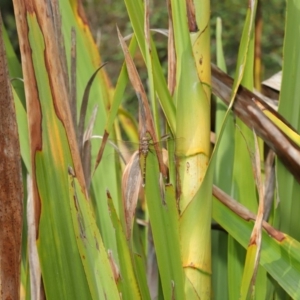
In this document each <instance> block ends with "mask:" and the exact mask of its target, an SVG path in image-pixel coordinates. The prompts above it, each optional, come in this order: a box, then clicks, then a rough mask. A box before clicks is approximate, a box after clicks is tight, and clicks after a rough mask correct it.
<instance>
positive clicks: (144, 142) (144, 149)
mask: <svg viewBox="0 0 300 300" xmlns="http://www.w3.org/2000/svg"><path fill="white" fill-rule="evenodd" d="M140 152H141V153H142V154H143V155H145V156H146V155H147V154H148V152H149V139H148V138H147V137H143V138H142V139H141V143H140Z"/></svg>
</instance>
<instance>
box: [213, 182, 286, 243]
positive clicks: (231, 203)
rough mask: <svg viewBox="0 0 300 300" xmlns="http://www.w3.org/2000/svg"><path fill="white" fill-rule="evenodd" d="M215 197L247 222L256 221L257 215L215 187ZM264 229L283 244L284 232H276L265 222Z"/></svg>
mask: <svg viewBox="0 0 300 300" xmlns="http://www.w3.org/2000/svg"><path fill="white" fill-rule="evenodd" d="M213 195H214V196H215V197H216V198H217V199H218V200H219V201H220V202H222V203H223V204H224V205H226V206H227V207H228V208H229V209H230V210H232V211H233V212H234V213H235V214H237V215H238V216H240V217H241V218H243V219H244V220H246V221H249V220H256V215H255V214H254V213H252V212H251V211H250V210H249V209H248V208H246V207H245V206H243V205H242V204H240V203H239V202H237V201H235V200H234V199H233V198H232V197H230V196H229V195H227V194H226V193H225V192H223V191H222V190H221V189H219V188H218V187H217V186H215V185H214V186H213ZM262 227H263V228H264V229H265V230H266V231H267V232H268V234H269V235H270V236H272V237H273V238H274V239H276V240H277V241H279V242H281V241H282V240H283V239H284V238H285V236H284V234H283V233H282V232H280V231H278V230H276V229H275V228H274V227H272V226H271V225H270V224H269V223H267V222H265V221H263V223H262Z"/></svg>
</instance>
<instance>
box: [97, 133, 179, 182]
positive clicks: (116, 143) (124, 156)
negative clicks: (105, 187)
mask: <svg viewBox="0 0 300 300" xmlns="http://www.w3.org/2000/svg"><path fill="white" fill-rule="evenodd" d="M92 138H96V139H102V138H103V137H102V136H100V135H94V136H92ZM176 140H177V139H176ZM174 141H175V139H174V138H171V137H170V135H164V136H163V137H162V138H161V140H159V141H158V142H153V141H152V139H151V138H149V137H146V136H144V137H142V138H141V142H140V143H137V142H131V141H123V140H112V139H108V140H107V145H106V147H112V148H113V150H114V152H113V153H110V154H106V155H105V154H104V156H103V158H102V159H103V160H104V161H107V160H113V159H119V160H120V161H121V162H122V163H123V164H124V165H126V164H127V163H128V161H129V159H130V158H131V157H132V155H133V154H134V152H135V151H138V154H139V157H140V159H141V161H142V163H141V164H140V169H141V175H142V185H143V186H145V183H146V167H147V163H146V161H147V160H146V159H147V155H148V153H149V152H150V151H153V152H155V151H154V150H152V149H150V148H154V147H155V146H158V147H157V148H158V149H160V150H159V152H160V153H161V157H162V159H163V162H164V164H165V165H168V163H169V154H170V153H169V152H170V151H169V152H168V151H167V150H166V144H167V142H174ZM172 154H174V151H172ZM172 156H173V155H172Z"/></svg>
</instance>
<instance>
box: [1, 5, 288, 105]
mask: <svg viewBox="0 0 300 300" xmlns="http://www.w3.org/2000/svg"><path fill="white" fill-rule="evenodd" d="M83 4H84V6H85V10H86V14H87V17H88V21H89V23H90V27H91V30H92V33H93V35H94V38H95V40H96V42H97V45H98V47H99V51H100V53H101V56H102V59H103V61H108V62H109V65H108V66H106V71H107V73H108V74H109V77H110V79H111V81H112V83H113V84H115V83H116V81H117V76H118V74H119V71H120V68H121V64H122V62H123V59H124V58H123V54H122V52H121V51H120V47H119V41H118V37H117V31H116V26H118V27H119V28H120V30H121V32H122V34H123V35H129V34H130V33H132V29H131V25H130V22H129V18H128V15H127V12H126V7H125V4H124V2H123V1H112V0H83ZM260 5H261V7H260V10H261V15H262V19H263V28H262V40H261V55H262V57H261V59H262V69H261V79H262V80H264V79H266V78H268V77H270V76H272V75H273V74H274V73H276V72H278V71H279V70H281V69H282V44H283V34H284V18H285V1H284V0H270V1H261V2H260ZM0 9H1V12H2V15H3V21H4V24H5V25H6V28H7V29H8V33H9V36H10V40H11V41H12V42H13V45H14V47H15V50H16V51H17V52H18V51H19V50H18V40H17V33H16V28H15V21H14V17H13V7H12V2H11V1H10V0H2V1H1V4H0ZM246 9H247V1H241V0H226V1H220V0H211V29H212V30H211V34H212V38H211V51H212V61H213V62H214V61H215V59H216V58H215V27H216V18H217V17H220V18H222V23H223V32H222V34H223V47H224V53H225V58H226V64H227V68H228V74H229V75H231V76H233V75H234V74H233V72H234V70H235V66H236V59H237V50H238V46H239V42H240V38H241V34H242V28H243V24H244V19H245V14H246ZM150 21H151V27H152V28H163V29H166V28H167V8H166V2H165V1H159V0H152V1H151V18H150ZM154 39H155V40H156V45H157V50H158V54H159V57H160V60H161V63H162V65H164V66H166V58H167V52H166V49H167V47H166V43H167V39H166V38H165V37H163V36H162V35H160V34H155V36H154ZM135 63H136V65H137V67H138V69H139V71H140V76H141V78H142V79H144V80H146V76H147V75H146V74H147V73H146V72H145V71H144V72H143V70H145V69H143V68H144V62H143V59H142V57H141V56H140V57H139V56H138V55H137V57H136V59H135ZM165 72H166V68H165ZM124 98H125V99H124V100H125V106H128V107H129V110H131V111H132V110H134V108H133V107H132V105H131V103H132V102H135V98H134V92H133V91H132V90H128V91H127V93H126V95H125V97H124Z"/></svg>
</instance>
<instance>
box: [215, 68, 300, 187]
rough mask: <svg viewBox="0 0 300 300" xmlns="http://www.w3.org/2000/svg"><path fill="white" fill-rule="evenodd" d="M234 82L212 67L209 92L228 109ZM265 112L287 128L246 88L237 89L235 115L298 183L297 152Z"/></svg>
mask: <svg viewBox="0 0 300 300" xmlns="http://www.w3.org/2000/svg"><path fill="white" fill-rule="evenodd" d="M232 85H233V79H232V78H231V77H229V76H228V75H227V74H225V73H224V72H223V71H221V70H220V69H219V68H217V67H216V66H215V65H212V89H213V93H214V95H216V96H217V97H219V98H221V99H222V100H223V101H224V102H225V103H226V104H227V105H228V104H229V100H230V97H231V89H232ZM262 110H268V111H270V112H271V113H272V114H273V115H275V116H276V117H278V118H279V119H280V120H281V121H283V122H284V123H285V124H286V125H287V126H289V127H290V128H292V127H291V126H290V125H289V123H288V122H287V121H286V120H285V119H284V118H283V117H282V116H281V115H279V114H278V113H277V112H276V111H275V110H274V109H272V108H271V107H270V106H269V105H268V104H267V103H265V102H264V101H263V100H262V99H260V98H259V97H258V96H257V95H255V94H254V93H252V92H250V91H249V90H247V89H246V88H244V87H242V86H240V87H239V89H238V92H237V94H236V99H235V102H234V106H233V111H234V113H235V114H236V115H237V116H238V117H239V118H240V119H241V120H242V121H243V122H244V123H245V124H246V125H247V126H248V127H249V128H251V129H254V130H255V132H256V134H257V135H258V136H260V137H261V138H262V139H263V140H264V141H265V143H266V144H267V145H268V146H269V147H270V148H271V149H273V150H274V152H275V153H276V154H277V156H278V157H279V159H280V160H281V161H282V162H283V164H284V165H285V166H286V168H287V169H288V170H289V171H290V172H291V173H292V174H293V175H294V177H295V178H296V180H297V181H298V182H300V148H299V147H298V146H297V145H295V143H294V142H293V141H292V140H290V139H289V137H287V136H286V135H285V134H284V133H283V132H282V131H281V130H280V129H279V128H278V127H277V126H276V125H275V124H274V123H273V122H272V121H271V120H270V119H269V118H268V117H267V116H266V115H265V114H264V113H263V111H262Z"/></svg>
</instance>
